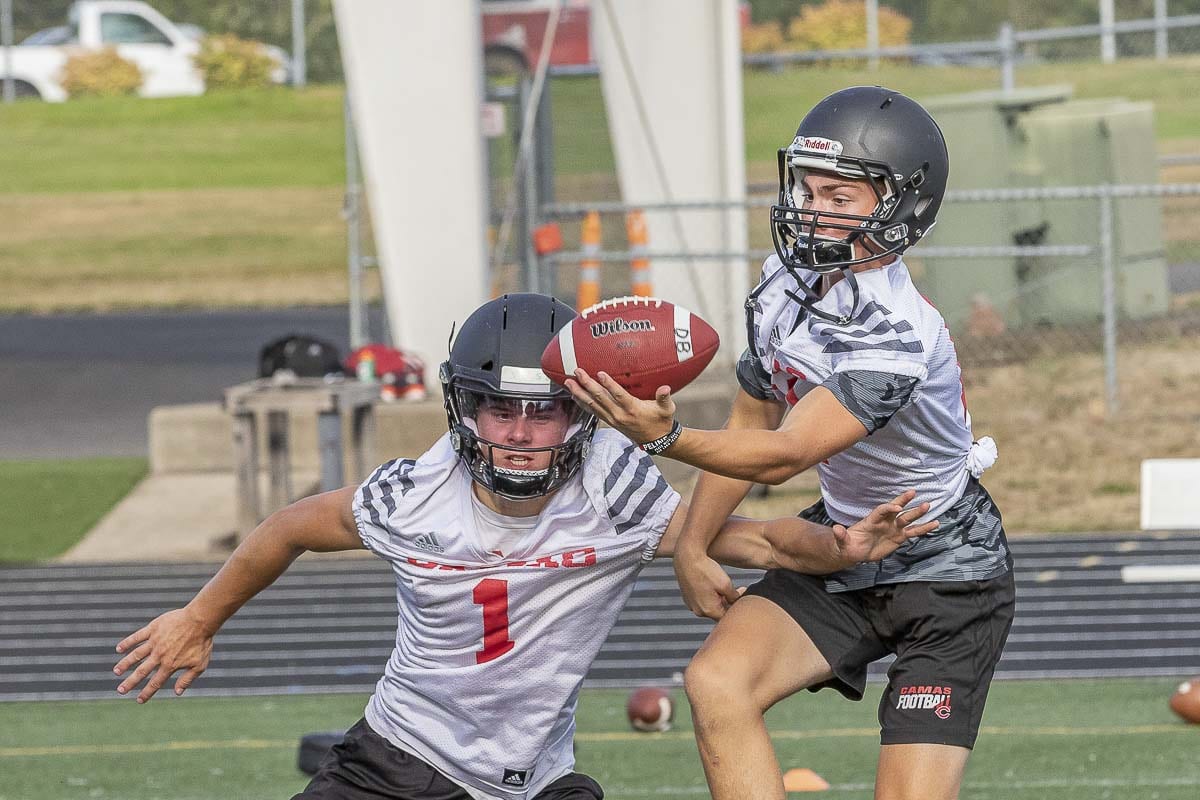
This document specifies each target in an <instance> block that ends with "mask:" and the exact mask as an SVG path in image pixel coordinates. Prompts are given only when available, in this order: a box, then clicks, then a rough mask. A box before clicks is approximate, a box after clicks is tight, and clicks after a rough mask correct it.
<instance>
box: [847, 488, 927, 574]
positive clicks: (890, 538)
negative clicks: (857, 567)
mask: <svg viewBox="0 0 1200 800" xmlns="http://www.w3.org/2000/svg"><path fill="white" fill-rule="evenodd" d="M916 496H917V493H916V492H915V491H913V490H912V489H909V490H908V491H907V492H905V493H904V494H902V495H900V496H899V497H896V498H893V499H892V501H891V502H890V503H883V504H882V505H879V506H876V507H875V509H874V510H873V511H871V513H870V514H868V515H867V516H866V517H864V518H863V519H861V520H859V521H858V522H856V523H854V524H853V525H851V526H850V527H849V528H847V527H846V526H844V525H834V526H833V536H834V540H835V541H836V543H837V547H838V550H839V551H840V554H841V555H842V557H843V558H845V559H846V561H847V562H849V563H851V564H860V563H862V562H864V561H878V560H879V559H881V558H885V557H887V556H889V555H891V554H892V553H893V552H895V550H896V548H897V547H899V546H900V545H902V544H904V543H905V542H907V541H908V540H909V539H913V538H916V537H917V536H924V535H925V534H927V533H929V532H930V531H932V530H935V529H936V528H937V526H938V523H937V520H933V521H932V522H926V523H924V524H922V525H915V524H913V522H914V521H915V520H918V519H920V518H921V517H922V516H924V515H925V514H926V513H928V511H929V503H921V504H919V505H916V506H913V507H912V508H910V509H907V510H906V509H905V506H907V505H908V504H909V503H911V502H912V501H913V498H915V497H916Z"/></svg>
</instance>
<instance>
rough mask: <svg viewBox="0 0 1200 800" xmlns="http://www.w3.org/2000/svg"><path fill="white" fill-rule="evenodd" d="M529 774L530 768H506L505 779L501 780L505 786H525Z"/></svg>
mask: <svg viewBox="0 0 1200 800" xmlns="http://www.w3.org/2000/svg"><path fill="white" fill-rule="evenodd" d="M528 774H529V770H527V769H506V770H504V779H503V780H501V781H500V782H501V783H503V784H504V785H505V786H524V785H525V779H526V777H527V776H528Z"/></svg>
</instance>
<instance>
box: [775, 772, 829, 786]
mask: <svg viewBox="0 0 1200 800" xmlns="http://www.w3.org/2000/svg"><path fill="white" fill-rule="evenodd" d="M828 788H829V781H827V780H825V779H824V778H822V777H821V776H820V775H818V774H817V773H815V772H813V771H812V770H811V769H789V770H788V771H787V772H785V773H784V774H783V790H784V791H785V792H823V791H825V790H826V789H828Z"/></svg>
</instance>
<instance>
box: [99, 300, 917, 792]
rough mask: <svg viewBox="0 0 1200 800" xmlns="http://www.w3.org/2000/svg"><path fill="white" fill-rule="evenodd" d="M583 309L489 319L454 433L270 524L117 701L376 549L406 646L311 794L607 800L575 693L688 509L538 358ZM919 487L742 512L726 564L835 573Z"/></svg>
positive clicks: (482, 322)
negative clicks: (348, 553) (337, 559)
mask: <svg viewBox="0 0 1200 800" xmlns="http://www.w3.org/2000/svg"><path fill="white" fill-rule="evenodd" d="M574 316H575V312H574V311H573V310H572V309H570V308H569V307H567V306H565V305H563V304H561V303H559V302H557V301H556V300H554V299H552V298H549V297H545V296H542V295H535V294H513V295H506V296H504V297H501V298H499V299H497V300H494V301H492V302H490V303H487V304H485V305H484V306H482V307H481V308H479V309H478V310H477V311H476V312H475V313H473V314H472V315H471V316H470V317H469V318H468V319H467V321H466V322H465V323H464V324H463V326H462V328H461V330H460V331H459V332H458V335H457V337H456V338H455V340H454V344H453V347H452V349H451V353H450V357H449V360H448V361H446V362H445V363H444V364H443V365H442V368H441V380H442V386H443V389H444V391H445V402H446V409H447V416H448V419H449V427H450V430H449V432H448V433H447V434H446V435H444V436H443V437H442V438H441V439H440V440H439V441H438V442H437V443H436V444H435V445H434V446H433V447H432V448H431V449H430V450H429V451H428V452H426V453H425V454H424V455H422V456H421V457H420V458H418V459H416V460H411V459H397V460H394V461H389V462H388V463H386V464H384V465H382V466H381V467H379V468H378V469H377V470H375V472H374V473H373V474H372V475H371V476H370V477H369V478H368V479H367V480H366V481H365V482H364V483H363V484H362V485H361V486H358V487H348V488H345V489H342V490H339V491H334V492H328V493H325V494H321V495H317V496H315V497H311V498H307V499H305V500H301V501H299V502H297V503H294V504H292V505H291V506H289V507H287V508H285V509H283V510H281V511H279V512H277V513H275V514H273V515H271V516H270V517H269V518H268V519H267V520H266V521H264V522H263V523H262V524H261V525H260V526H259V527H258V528H256V529H255V530H254V531H253V532H252V533H251V534H250V535H249V536H247V537H246V539H245V540H244V541H243V542H242V543H241V544H240V545H239V547H238V549H237V550H236V551H235V552H234V553H233V554H232V555H231V556H230V558H229V560H228V562H227V563H226V564H225V565H224V566H223V567H222V568H221V570H220V571H219V572H218V573H217V574H216V575H215V576H214V577H213V578H212V580H210V581H209V583H208V584H207V585H206V586H204V588H202V589H201V590H200V592H199V593H198V594H197V595H196V597H195V598H194V599H193V600H192V601H191V602H190V603H188V605H187V606H186V607H184V608H182V609H178V610H175V611H171V612H168V613H166V614H163V615H162V616H160V617H158V618H157V619H155V620H153V621H152V622H150V623H149V624H148V625H146V626H145V627H143V628H142V629H141V630H139V631H137V632H136V633H134V634H132V635H131V636H128V637H127V638H125V639H124V640H123V641H121V643H120V644H119V645H117V650H118V652H120V653H123V654H124V656H123V657H122V658H121V660H120V661H119V662H118V663H117V665H116V666H115V668H114V672H115V673H116V674H117V675H123V674H124V673H125V672H126V671H127V670H129V669H131V668H132V669H133V672H132V674H130V675H128V676H127V677H126V678H125V679H124V680H123V681H122V682H121V684H120V685H119V687H118V689H117V691H118V692H119V693H121V694H125V693H128V692H130V691H133V690H135V688H136V687H137V686H138V685H139V684H141V683H142V682H143V681H145V685H144V687H143V688H142V689H141V690H140V693H139V694H138V701H139V702H145V701H147V700H149V699H150V698H151V697H153V695H154V694H155V692H156V691H158V689H160V688H161V687H162V686H163V685H164V684H165V683H166V682H167V680H168V679H169V678H170V676H171V675H172V673H173V672H175V671H177V670H184V672H183V674H182V675H181V676H180V677H179V679H178V680H177V681H176V683H175V693H176V694H182V693H183V692H184V691H185V690H186V689H187V688H188V687H189V686H190V685H191V684H192V682H193V681H194V680H195V679H196V678H197V676H199V675H200V673H202V672H203V671H204V669H205V667H206V666H207V664H208V661H209V655H210V653H211V650H212V644H213V636H214V634H215V633H216V632H217V630H218V629H219V628H220V627H221V625H222V624H223V623H224V622H225V621H226V620H227V619H229V617H230V616H231V615H232V614H233V613H234V612H235V611H236V610H237V609H238V608H239V607H241V606H242V604H244V603H245V602H246V601H247V600H249V599H250V598H251V597H252V596H254V595H255V594H256V593H257V592H259V591H261V590H262V589H264V588H266V587H267V586H268V585H270V584H271V583H272V582H273V581H274V580H275V579H276V578H278V577H279V575H280V574H282V573H283V571H284V570H285V569H286V568H287V567H288V565H289V564H290V563H291V562H292V561H293V560H294V559H295V558H296V557H297V556H298V555H300V554H301V553H303V552H304V551H306V550H313V551H322V552H327V551H334V550H351V549H355V548H364V547H365V548H367V549H369V550H371V551H372V552H374V553H375V554H377V555H378V556H380V557H381V558H383V559H384V560H386V561H387V562H388V563H389V564H391V566H392V569H393V570H394V572H395V574H396V594H397V604H398V610H399V624H398V626H397V633H396V646H395V649H394V650H393V651H392V654H391V657H390V658H389V660H388V663H387V666H386V668H385V670H384V674H383V677H382V678H381V679H380V680H379V683H378V685H377V687H376V690H375V693H374V694H373V695H372V697H371V698H370V701H369V702H368V704H367V708H366V712H365V715H364V718H363V719H362V720H360V721H359V722H358V723H357V724H356V725H354V726H353V727H352V728H351V729H350V730H349V731H348V732H347V734H346V737H345V739H344V741H343V742H342V743H341V744H339V745H337V746H336V747H334V748H333V750H332V751H331V753H330V755H329V756H328V757H327V758H326V759H325V761H324V762H323V763H322V765H321V767H320V769H319V771H318V772H317V774H316V775H315V776H314V777H313V779H312V781H311V783H310V784H309V785H308V788H307V789H306V790H305V791H304V792H302V793H301V794H300V795H297V797H300V798H327V799H328V798H353V799H354V800H359V799H360V798H394V799H400V800H405V799H407V800H470V798H497V799H500V798H521V799H522V800H523V799H524V798H538V799H539V800H551V799H554V800H593V799H594V798H600V797H602V792H601V790H600V788H599V786H597V784H596V783H595V781H593V780H592V779H591V778H589V777H587V776H586V775H582V774H579V773H576V772H574V771H573V768H574V757H573V754H572V742H573V737H574V731H575V721H574V712H575V705H576V701H577V699H578V695H579V688H580V684H581V683H582V681H583V678H584V675H585V674H586V673H587V670H588V667H589V666H590V665H591V663H592V660H593V659H594V658H595V657H596V654H597V652H598V651H599V649H600V646H601V644H602V643H603V642H604V640H605V637H606V636H607V635H608V632H609V630H610V629H611V628H612V626H613V624H614V622H615V621H616V618H617V614H618V613H619V612H620V610H621V607H622V606H623V605H624V603H625V600H626V599H627V598H628V597H629V594H630V592H631V591H632V590H633V585H634V581H635V579H636V578H637V575H638V573H639V571H640V570H641V568H642V566H643V565H644V564H645V563H646V562H647V561H648V560H649V559H651V558H654V557H664V556H670V555H671V554H672V552H673V550H674V546H675V541H676V539H677V538H678V536H679V531H680V529H681V527H682V525H683V521H684V519H685V517H686V513H687V512H686V506H684V505H683V504H682V503H681V502H680V497H679V495H678V494H677V493H676V492H675V491H674V490H673V489H672V488H671V487H670V486H668V485H667V483H666V481H664V480H663V478H662V476H661V475H660V474H659V472H658V469H657V468H656V467H655V466H654V463H653V461H652V460H651V458H650V457H649V456H648V455H646V454H645V453H644V452H642V451H641V450H640V449H638V447H637V446H636V445H634V444H633V443H631V442H630V441H629V440H628V439H626V438H625V437H624V436H622V435H621V434H620V433H618V432H616V431H613V430H608V429H606V430H601V431H597V430H596V418H595V417H594V416H593V415H592V414H590V413H588V412H586V411H585V410H583V409H581V408H580V407H579V406H578V405H577V404H576V403H575V402H574V401H573V400H572V399H571V397H570V395H569V394H568V393H567V391H566V390H565V389H563V388H562V387H560V386H556V385H554V384H551V382H550V381H549V379H548V378H547V377H546V375H545V374H544V373H543V372H542V370H541V368H540V366H539V365H540V361H541V354H542V351H543V349H545V347H546V345H547V344H548V343H549V342H550V339H551V338H552V337H553V336H554V334H555V332H557V331H558V330H559V329H560V328H561V327H562V326H563V325H565V324H567V322H568V321H569V320H570V319H571V318H572V317H574ZM912 498H913V493H912V492H904V493H901V494H900V496H899V497H897V498H895V500H894V501H893V502H889V503H885V504H882V505H881V506H880V508H878V509H876V510H874V511H873V512H872V513H870V514H868V515H866V518H865V519H864V520H863V521H862V522H860V523H857V524H855V525H853V526H850V527H849V528H846V527H842V526H833V527H826V526H822V525H817V524H814V523H810V522H806V521H804V520H799V519H796V518H789V519H786V520H778V521H772V522H769V523H762V522H752V521H750V520H740V519H734V520H731V521H730V522H729V524H728V526H727V527H726V530H725V531H723V532H722V534H721V535H720V536H717V537H715V538H714V541H713V542H712V547H711V548H710V551H711V552H712V553H713V555H715V556H716V557H717V558H719V559H721V560H722V561H723V562H725V563H728V564H734V565H739V566H746V567H754V566H757V567H761V568H769V567H775V566H782V565H786V566H787V567H788V568H790V569H794V570H811V571H814V572H830V571H833V570H836V569H840V568H844V567H847V566H849V565H851V564H856V563H859V562H862V561H864V560H866V559H878V558H881V557H882V556H883V555H886V554H887V553H889V552H891V551H893V550H894V549H895V548H896V547H897V546H898V545H899V544H901V543H902V542H904V541H907V539H908V537H911V536H918V535H921V534H923V533H925V532H927V531H929V530H931V529H932V528H933V527H934V523H924V524H921V525H918V526H911V525H910V524H909V523H910V522H911V521H912V520H913V519H915V518H916V517H917V516H920V514H921V510H922V509H924V508H927V507H926V506H919V507H918V508H916V509H911V510H908V511H905V510H904V509H903V506H904V505H905V504H906V503H908V502H910V501H911V500H912Z"/></svg>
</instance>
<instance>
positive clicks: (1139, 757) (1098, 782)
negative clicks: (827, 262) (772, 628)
mask: <svg viewBox="0 0 1200 800" xmlns="http://www.w3.org/2000/svg"><path fill="white" fill-rule="evenodd" d="M202 682H203V678H202V679H201V683H202ZM1175 683H1176V682H1175V681H1174V680H1172V679H1155V680H1105V681H1094V680H1078V681H1005V682H999V683H997V684H996V685H994V686H993V688H992V693H991V698H990V700H989V703H988V711H987V715H986V716H985V718H984V728H983V732H982V733H981V735H980V739H979V742H978V745H977V748H976V751H975V754H974V755H973V756H972V759H971V762H970V764H969V766H968V769H967V776H966V781H965V785H964V788H963V792H962V798H963V800H1008V799H1010V798H1011V799H1012V800H1026V799H1028V800H1040V799H1041V798H1046V797H1054V798H1056V800H1096V799H1097V798H1106V797H1109V798H1127V797H1138V798H1151V797H1153V798H1157V800H1185V798H1187V799H1188V800H1190V798H1194V797H1196V795H1197V791H1198V790H1200V762H1198V761H1197V759H1196V758H1195V747H1194V746H1195V741H1194V740H1195V736H1196V730H1195V728H1194V726H1191V727H1189V726H1187V725H1186V724H1184V723H1182V722H1181V721H1179V720H1177V719H1176V718H1175V717H1174V716H1173V715H1172V714H1171V712H1170V711H1169V710H1168V709H1167V698H1168V697H1169V696H1170V693H1171V691H1172V690H1173V689H1174V686H1175ZM878 693H879V687H878V686H873V687H871V688H869V690H868V697H867V699H866V700H865V701H864V702H862V703H857V704H851V703H848V702H845V701H843V700H841V699H840V697H838V696H836V695H834V694H833V693H831V692H821V693H820V694H817V695H808V694H805V695H803V696H799V697H795V698H792V699H790V700H788V701H786V702H785V703H782V704H781V705H780V706H779V707H777V708H776V709H773V710H772V712H771V714H770V715H769V717H768V723H769V726H770V728H771V731H772V734H773V737H774V740H775V747H776V751H777V753H778V755H779V760H780V763H781V764H782V765H783V767H784V768H785V769H789V768H794V767H807V768H809V769H812V770H814V771H816V772H817V773H818V774H820V775H821V776H822V777H824V778H825V779H826V780H827V781H829V782H830V783H831V784H832V790H833V792H834V794H835V795H836V796H837V797H839V798H843V797H844V798H848V799H849V800H867V798H870V797H871V796H872V788H871V786H872V782H873V776H874V769H875V758H876V753H877V748H878V728H877V725H876V722H875V705H876V703H877V702H878V696H879V694H878ZM624 698H625V693H624V692H622V691H617V690H595V691H586V692H584V693H583V696H582V698H581V705H580V713H579V716H578V725H579V736H578V744H579V753H578V768H579V769H580V770H581V771H583V772H587V773H588V774H591V775H593V776H594V777H596V778H597V779H598V780H599V781H600V782H601V784H602V785H603V786H604V787H605V789H606V792H607V796H608V797H610V798H612V800H622V799H623V798H628V799H629V800H636V799H638V798H685V797H700V796H707V795H706V791H705V789H704V778H703V775H702V773H701V771H700V765H699V761H698V758H697V756H696V752H695V745H694V743H693V741H692V737H691V724H690V718H689V715H688V709H687V704H686V702H685V701H684V700H683V698H682V693H680V692H677V693H676V704H677V712H676V713H677V719H676V728H675V730H673V731H671V732H669V733H665V734H639V733H634V732H632V731H630V730H629V728H628V725H627V724H626V722H625V719H624V708H623V706H624ZM364 702H365V698H364V697H362V696H358V695H325V696H292V697H245V698H204V697H185V698H182V699H176V698H173V697H164V698H162V699H156V700H154V701H153V702H152V703H150V704H149V705H147V706H143V707H138V706H136V705H135V704H134V703H132V702H125V701H119V700H112V701H92V702H79V703H63V702H53V703H12V704H6V705H0V774H3V775H4V776H5V780H4V783H3V786H0V800H15V799H16V798H21V800H51V798H53V800H75V798H80V799H81V800H82V798H95V797H110V798H111V797H120V798H122V800H142V799H143V798H145V799H146V800H149V798H162V797H169V798H172V800H207V799H208V798H213V799H214V800H215V799H216V798H229V797H286V796H288V795H290V794H291V793H293V792H295V791H298V790H299V789H300V788H301V787H302V786H303V785H304V782H305V780H306V779H305V778H304V776H302V775H301V774H300V773H299V772H298V771H297V769H296V766H295V763H296V748H297V744H298V742H299V738H300V736H302V735H303V734H305V733H309V732H313V731H325V730H333V729H338V728H344V727H347V726H349V725H350V724H352V723H353V722H354V721H355V720H356V719H357V718H358V717H359V715H360V714H361V711H362V707H363V704H364Z"/></svg>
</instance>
